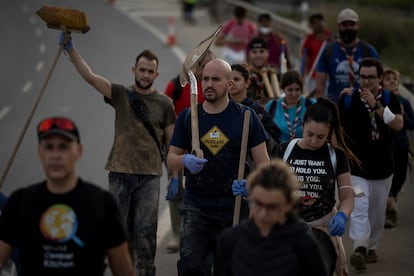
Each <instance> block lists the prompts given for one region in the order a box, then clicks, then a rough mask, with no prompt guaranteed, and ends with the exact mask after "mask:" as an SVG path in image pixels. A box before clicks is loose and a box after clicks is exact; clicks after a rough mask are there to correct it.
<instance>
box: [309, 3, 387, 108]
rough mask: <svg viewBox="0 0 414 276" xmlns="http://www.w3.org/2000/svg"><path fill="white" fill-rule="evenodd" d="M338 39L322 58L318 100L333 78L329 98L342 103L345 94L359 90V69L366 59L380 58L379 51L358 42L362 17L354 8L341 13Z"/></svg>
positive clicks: (327, 48)
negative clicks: (341, 99) (362, 61)
mask: <svg viewBox="0 0 414 276" xmlns="http://www.w3.org/2000/svg"><path fill="white" fill-rule="evenodd" d="M337 23H338V33H339V37H338V39H337V40H335V41H333V42H332V43H330V44H328V45H327V46H326V48H325V50H324V51H323V52H322V55H321V57H320V59H319V62H318V66H317V73H316V95H315V96H316V97H321V96H323V95H324V94H325V87H326V84H327V80H328V79H329V85H328V89H327V94H328V95H327V96H328V98H330V99H331V100H333V101H335V102H337V103H338V102H339V98H340V95H341V94H342V93H345V92H346V93H351V92H352V88H355V89H358V88H359V81H358V76H357V75H358V67H359V63H360V62H361V60H362V59H363V58H365V57H373V58H376V59H379V56H378V53H377V51H376V50H375V48H374V47H373V46H372V45H370V44H368V43H366V42H364V41H361V40H359V39H358V31H359V16H358V14H357V13H356V12H355V11H354V10H352V9H349V8H347V9H344V10H342V11H341V12H340V13H339V14H338V18H337Z"/></svg>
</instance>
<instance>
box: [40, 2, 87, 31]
mask: <svg viewBox="0 0 414 276" xmlns="http://www.w3.org/2000/svg"><path fill="white" fill-rule="evenodd" d="M36 14H37V15H38V16H39V17H40V18H42V19H43V21H45V22H46V23H47V27H48V28H52V29H59V30H62V31H69V32H78V33H79V32H80V33H86V32H87V31H89V30H90V27H89V26H88V18H87V17H86V14H85V13H84V12H82V11H80V10H74V9H68V8H63V7H56V6H44V7H43V8H41V9H40V10H38V11H37V12H36Z"/></svg>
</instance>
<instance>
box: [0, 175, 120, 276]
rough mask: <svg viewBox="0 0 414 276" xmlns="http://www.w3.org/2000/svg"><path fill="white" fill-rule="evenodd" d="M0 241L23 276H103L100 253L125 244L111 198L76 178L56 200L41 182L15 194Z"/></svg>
mask: <svg viewBox="0 0 414 276" xmlns="http://www.w3.org/2000/svg"><path fill="white" fill-rule="evenodd" d="M0 240H2V241H4V242H6V243H8V244H10V245H11V246H18V247H19V249H20V256H21V265H22V274H21V275H22V276H24V275H42V276H43V275H59V276H61V275H88V276H89V275H103V268H104V266H103V264H104V258H105V251H106V250H107V249H110V248H113V247H115V246H118V245H120V244H121V243H123V242H125V241H126V232H125V229H124V227H123V223H122V219H121V215H120V212H119V209H118V206H117V204H116V202H115V199H114V198H113V196H112V195H111V194H110V193H108V192H106V191H104V190H103V189H101V188H99V187H97V186H94V185H92V184H89V183H86V182H83V181H82V180H80V179H79V181H78V183H77V185H76V187H75V189H73V190H72V191H70V192H68V193H66V194H62V195H57V194H52V193H50V192H49V191H48V189H47V187H46V182H42V183H39V184H35V185H33V186H30V187H28V188H23V189H19V190H17V191H15V192H14V193H13V194H12V195H11V196H10V198H9V201H8V202H7V205H6V207H5V209H4V211H3V214H2V216H1V218H0Z"/></svg>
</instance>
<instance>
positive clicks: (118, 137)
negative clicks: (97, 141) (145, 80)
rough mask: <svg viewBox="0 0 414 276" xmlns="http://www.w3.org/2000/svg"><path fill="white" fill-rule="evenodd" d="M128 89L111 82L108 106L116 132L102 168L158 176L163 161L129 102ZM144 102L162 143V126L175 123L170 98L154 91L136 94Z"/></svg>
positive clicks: (163, 132)
mask: <svg viewBox="0 0 414 276" xmlns="http://www.w3.org/2000/svg"><path fill="white" fill-rule="evenodd" d="M128 89H133V88H132V87H131V88H126V87H125V86H122V85H117V84H112V98H111V101H110V105H111V106H112V107H113V108H114V109H115V135H114V142H113V145H112V149H111V152H110V153H109V156H108V160H107V162H106V166H105V169H106V170H108V171H112V172H120V173H131V174H144V175H161V174H162V162H161V161H162V160H161V155H160V151H159V149H158V146H157V143H156V142H155V140H154V139H153V138H152V136H151V134H150V132H149V131H148V130H147V128H146V127H145V125H144V124H143V122H142V121H141V120H139V119H138V118H137V117H136V115H135V113H134V111H133V109H132V108H131V105H130V104H129V102H128ZM139 96H140V98H141V99H142V100H143V101H144V103H145V104H146V105H147V107H148V110H149V113H150V114H149V117H150V120H151V121H152V123H153V125H154V128H155V132H156V135H157V139H158V141H159V145H164V144H165V128H166V127H168V126H170V125H172V124H174V123H175V119H176V116H175V112H174V106H173V103H172V100H171V99H170V98H168V97H167V96H166V95H164V94H162V93H159V92H158V91H155V92H154V93H152V94H149V95H142V94H140V95H139Z"/></svg>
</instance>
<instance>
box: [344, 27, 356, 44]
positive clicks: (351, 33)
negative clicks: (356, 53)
mask: <svg viewBox="0 0 414 276" xmlns="http://www.w3.org/2000/svg"><path fill="white" fill-rule="evenodd" d="M357 35H358V31H357V30H346V31H339V36H340V37H341V40H342V41H343V42H344V43H345V44H350V43H352V42H354V41H355V40H356V38H357Z"/></svg>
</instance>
